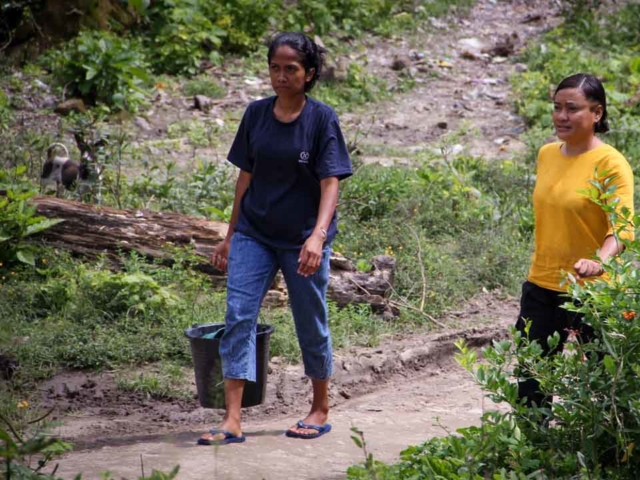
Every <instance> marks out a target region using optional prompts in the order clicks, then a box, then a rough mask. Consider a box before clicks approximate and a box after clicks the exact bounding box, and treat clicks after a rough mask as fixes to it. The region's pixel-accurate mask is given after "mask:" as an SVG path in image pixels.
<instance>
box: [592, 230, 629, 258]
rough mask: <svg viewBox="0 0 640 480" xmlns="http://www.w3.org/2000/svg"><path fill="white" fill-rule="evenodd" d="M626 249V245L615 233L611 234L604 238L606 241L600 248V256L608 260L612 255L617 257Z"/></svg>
mask: <svg viewBox="0 0 640 480" xmlns="http://www.w3.org/2000/svg"><path fill="white" fill-rule="evenodd" d="M623 250H624V245H623V244H622V242H620V241H619V240H618V239H617V238H616V237H615V236H614V235H609V236H607V238H605V239H604V243H603V244H602V247H600V250H598V258H599V259H600V261H602V262H606V261H607V260H608V259H610V258H611V257H615V256H616V255H618V254H619V253H621V252H622V251H623Z"/></svg>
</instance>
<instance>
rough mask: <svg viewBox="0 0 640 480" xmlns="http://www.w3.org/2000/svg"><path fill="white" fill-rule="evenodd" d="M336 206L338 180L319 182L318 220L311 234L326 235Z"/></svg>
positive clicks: (331, 178) (330, 179)
mask: <svg viewBox="0 0 640 480" xmlns="http://www.w3.org/2000/svg"><path fill="white" fill-rule="evenodd" d="M337 204H338V178H337V177H329V178H324V179H322V180H320V206H319V208H318V218H317V220H316V225H315V228H314V230H313V233H314V234H315V233H319V234H321V235H322V236H323V237H324V236H325V235H324V234H323V233H322V232H323V231H324V232H325V233H326V231H327V229H328V228H329V225H331V219H332V218H333V214H334V212H335V210H336V205H337Z"/></svg>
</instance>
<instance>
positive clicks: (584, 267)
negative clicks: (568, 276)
mask: <svg viewBox="0 0 640 480" xmlns="http://www.w3.org/2000/svg"><path fill="white" fill-rule="evenodd" d="M573 269H574V270H575V271H576V276H577V277H578V279H581V278H587V277H597V276H599V275H602V274H603V273H604V269H603V268H602V264H601V263H600V262H599V261H597V260H589V259H588V258H581V259H580V260H578V261H577V262H576V264H575V265H574V266H573Z"/></svg>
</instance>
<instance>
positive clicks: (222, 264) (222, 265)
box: [211, 237, 231, 272]
mask: <svg viewBox="0 0 640 480" xmlns="http://www.w3.org/2000/svg"><path fill="white" fill-rule="evenodd" d="M227 238H228V237H227ZM230 244H231V242H230V241H228V240H227V239H226V238H225V239H224V240H223V241H222V242H220V243H219V244H217V245H216V246H215V248H214V249H213V254H212V255H211V262H212V263H213V266H214V267H216V268H217V269H218V270H221V271H223V272H226V271H227V258H228V257H229V246H230Z"/></svg>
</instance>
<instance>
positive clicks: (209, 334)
mask: <svg viewBox="0 0 640 480" xmlns="http://www.w3.org/2000/svg"><path fill="white" fill-rule="evenodd" d="M223 330H224V327H222V328H219V329H218V330H216V331H215V332H213V333H205V334H204V335H202V336H201V337H200V338H206V339H207V340H213V339H214V338H216V335H218V333H220V332H222V331H223Z"/></svg>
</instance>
